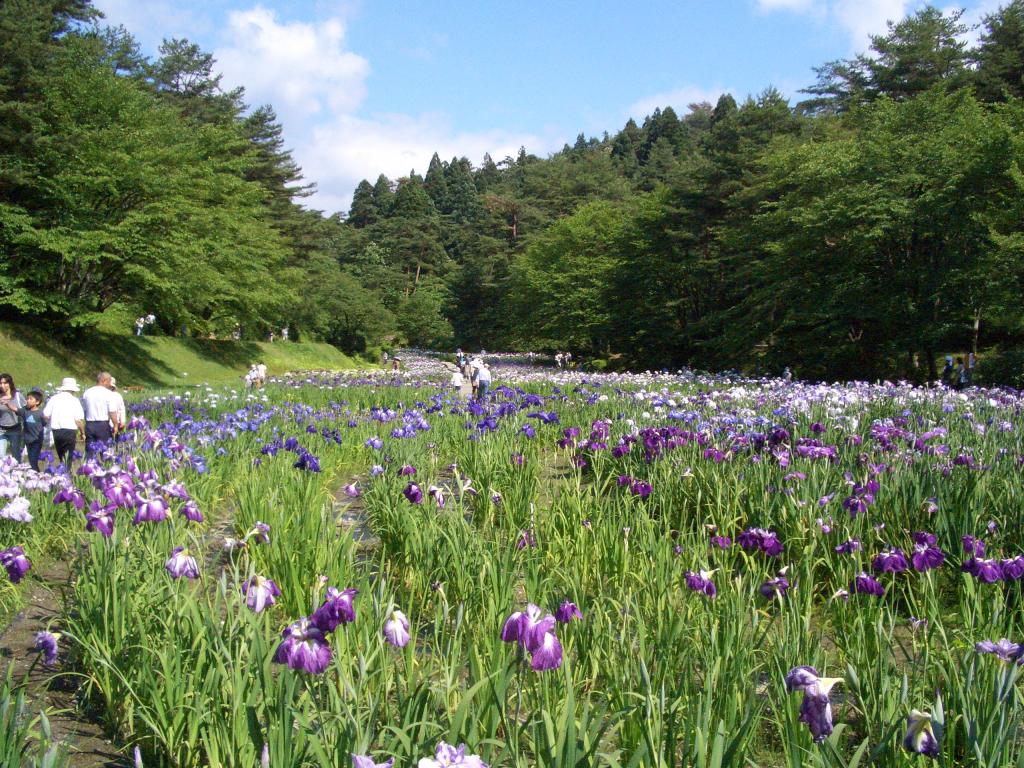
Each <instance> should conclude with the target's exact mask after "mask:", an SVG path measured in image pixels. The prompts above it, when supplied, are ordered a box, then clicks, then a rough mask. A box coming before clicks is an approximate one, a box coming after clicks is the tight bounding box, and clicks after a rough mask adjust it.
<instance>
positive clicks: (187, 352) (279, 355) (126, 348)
mask: <svg viewBox="0 0 1024 768" xmlns="http://www.w3.org/2000/svg"><path fill="white" fill-rule="evenodd" d="M257 361H262V362H264V363H266V365H267V367H268V368H269V370H270V373H271V374H274V373H282V372H284V371H287V370H296V369H328V370H344V369H346V368H355V367H358V366H361V365H366V363H365V362H363V361H358V360H355V359H353V358H350V357H348V356H347V355H345V354H343V353H342V352H340V351H339V350H338V349H336V348H335V347H332V346H330V345H329V344H319V343H315V342H301V343H300V342H277V343H274V344H269V343H263V342H251V341H219V340H218V341H215V340H208V339H190V338H172V337H169V336H142V337H135V336H130V335H122V334H95V335H91V336H88V337H87V338H85V339H83V340H82V341H80V342H77V343H75V344H74V345H68V344H65V343H63V342H61V341H60V340H58V339H56V338H54V337H53V336H51V335H50V334H48V333H47V332H46V331H44V330H42V329H39V328H32V327H29V326H24V325H15V324H11V323H0V371H5V372H8V373H10V374H11V375H12V376H13V377H14V381H15V382H16V384H17V385H18V387H19V388H22V389H24V388H26V387H28V386H43V387H45V386H46V385H47V384H48V383H54V384H56V383H58V382H59V381H60V380H61V378H62V377H64V376H75V377H77V378H78V380H79V383H82V382H90V381H91V380H92V379H93V377H94V376H95V375H96V372H97V371H99V370H101V369H104V370H108V371H110V372H111V373H112V374H113V375H114V376H116V377H117V379H118V382H119V383H121V384H122V386H129V387H130V386H141V387H153V386H170V385H175V384H179V385H180V384H186V383H201V382H208V383H210V384H228V383H232V382H238V383H240V382H241V378H242V376H244V375H245V372H246V370H247V369H248V367H249V365H250V364H251V363H254V362H257Z"/></svg>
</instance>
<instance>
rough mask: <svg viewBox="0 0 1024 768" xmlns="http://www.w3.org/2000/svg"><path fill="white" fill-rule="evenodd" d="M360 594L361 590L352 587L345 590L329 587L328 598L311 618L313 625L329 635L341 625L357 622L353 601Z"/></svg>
mask: <svg viewBox="0 0 1024 768" xmlns="http://www.w3.org/2000/svg"><path fill="white" fill-rule="evenodd" d="M358 594H359V590H358V589H353V588H351V587H350V588H349V589H345V590H338V589H335V588H334V587H328V588H327V597H326V598H325V599H324V602H323V603H322V604H321V605H320V607H319V608H317V609H316V611H314V612H313V616H312V617H311V618H312V621H313V623H314V624H315V625H316V627H317V628H318V629H319V630H320V631H321V632H323V633H325V634H327V633H329V632H333V631H334V630H335V629H337V627H338V625H340V624H349V623H351V622H353V621H355V620H356V609H355V605H354V604H353V600H354V599H355V596H356V595H358Z"/></svg>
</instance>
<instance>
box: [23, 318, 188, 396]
mask: <svg viewBox="0 0 1024 768" xmlns="http://www.w3.org/2000/svg"><path fill="white" fill-rule="evenodd" d="M10 330H11V331H12V332H13V335H14V336H15V337H16V338H17V339H19V340H20V341H23V342H24V343H25V344H27V345H28V346H30V347H32V348H33V349H34V350H36V351H37V352H38V353H39V354H41V355H42V356H43V357H45V358H47V360H49V361H50V362H51V363H52V364H53V365H54V367H55V368H57V369H58V370H60V371H63V372H64V374H63V375H65V376H75V377H76V378H79V379H80V380H82V381H85V382H89V381H91V380H92V378H93V377H94V376H95V375H96V373H97V372H99V371H101V370H109V371H111V372H113V373H114V375H115V376H117V377H119V378H121V379H122V380H123V381H125V382H133V383H135V382H138V383H140V384H158V383H162V382H166V381H168V380H173V379H174V375H175V373H174V371H173V370H172V369H171V368H170V367H169V366H168V365H167V364H165V363H163V362H162V361H160V360H157V359H155V358H154V357H153V355H152V354H151V353H150V351H149V350H148V349H147V348H146V346H145V344H144V343H143V341H142V340H141V339H139V338H137V337H135V336H118V335H113V334H109V335H108V334H101V333H92V334H88V335H85V336H81V337H79V338H77V339H63V338H60V337H59V336H58V335H56V334H54V333H49V332H47V331H46V330H44V329H41V328H33V327H31V326H27V325H17V326H14V325H12V326H11V328H10Z"/></svg>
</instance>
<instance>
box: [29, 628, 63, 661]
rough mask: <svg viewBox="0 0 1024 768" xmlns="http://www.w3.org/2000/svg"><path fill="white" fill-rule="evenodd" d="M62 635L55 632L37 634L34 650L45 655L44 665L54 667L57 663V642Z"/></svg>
mask: <svg viewBox="0 0 1024 768" xmlns="http://www.w3.org/2000/svg"><path fill="white" fill-rule="evenodd" d="M59 639H60V635H58V634H54V633H53V632H49V631H44V632H36V643H35V646H34V649H35V650H36V651H38V652H39V653H41V654H43V664H45V665H46V666H48V667H52V666H53V665H54V664H56V663H57V641H58V640H59Z"/></svg>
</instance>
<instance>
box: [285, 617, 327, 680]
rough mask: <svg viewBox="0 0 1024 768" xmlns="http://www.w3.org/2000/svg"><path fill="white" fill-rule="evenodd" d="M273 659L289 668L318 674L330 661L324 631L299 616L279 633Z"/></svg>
mask: <svg viewBox="0 0 1024 768" xmlns="http://www.w3.org/2000/svg"><path fill="white" fill-rule="evenodd" d="M281 637H282V638H283V639H282V640H281V644H280V645H278V646H277V651H275V652H274V661H275V662H276V663H278V664H287V665H288V667H289V669H294V670H297V671H303V672H308V673H309V674H311V675H318V674H320V673H321V672H323V671H324V670H325V669H327V666H328V665H329V664H330V663H331V646H330V644H329V643H328V642H327V638H325V637H324V633H323V632H322V631H321V630H320V628H319V627H317V626H316V625H315V624H313V622H311V621H310V620H309V619H308V618H305V617H303V618H301V619H299V620H298V621H296V622H295V623H294V624H289V625H288V627H286V628H285V630H284V631H283V632H282V633H281Z"/></svg>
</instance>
